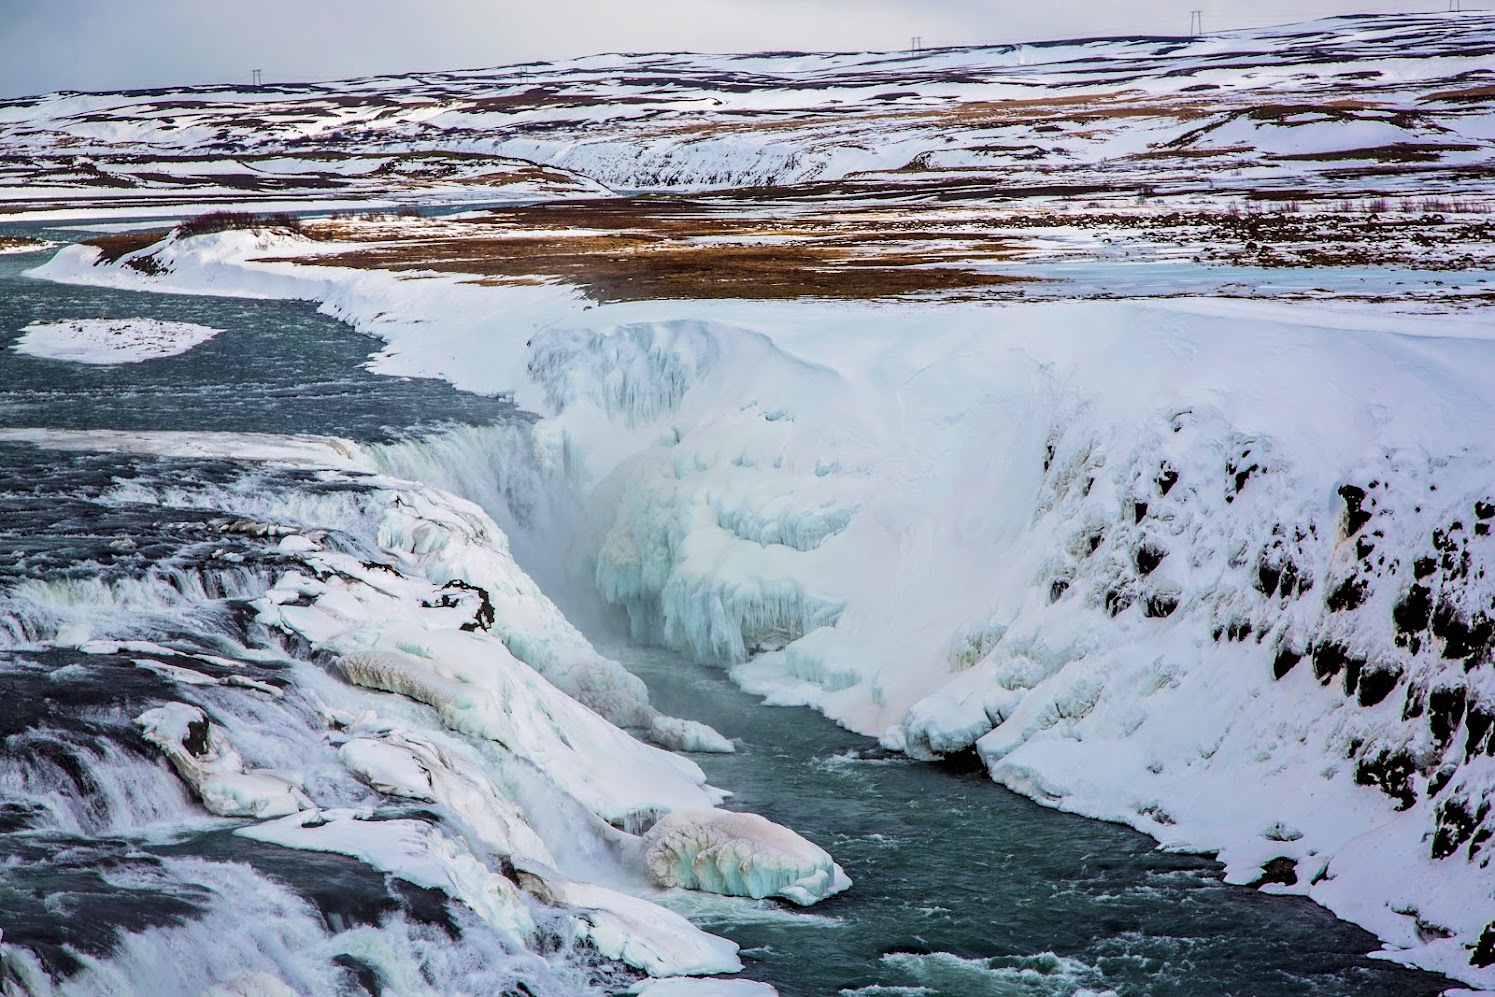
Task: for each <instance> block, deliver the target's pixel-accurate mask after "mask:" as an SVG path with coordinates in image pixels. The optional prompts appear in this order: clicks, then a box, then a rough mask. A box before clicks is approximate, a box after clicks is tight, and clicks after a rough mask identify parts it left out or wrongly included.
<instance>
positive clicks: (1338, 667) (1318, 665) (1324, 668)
mask: <svg viewBox="0 0 1495 997" xmlns="http://www.w3.org/2000/svg"><path fill="white" fill-rule="evenodd" d="M1310 654H1312V656H1313V675H1314V677H1315V678H1317V679H1318V680H1319V682H1320V683H1322V684H1323V685H1328V684H1329V682H1330V680H1331V679H1333V678H1334V676H1336V675H1338V674H1339V673H1340V672H1341V671H1342V670H1343V669H1344V667H1345V665H1347V664H1348V663H1349V662H1351V661H1353V662H1355V671H1356V672H1357V673H1358V672H1359V671H1360V669H1361V668H1363V667H1364V666H1365V659H1364V658H1355V657H1352V656H1351V654H1350V652H1349V650H1348V649H1346V648H1345V646H1344V645H1343V644H1335V643H1333V642H1332V641H1331V642H1328V643H1324V644H1320V645H1319V646H1318V647H1315V648H1314V649H1313V650H1312V651H1311V652H1310Z"/></svg>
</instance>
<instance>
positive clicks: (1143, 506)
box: [1132, 502, 1147, 523]
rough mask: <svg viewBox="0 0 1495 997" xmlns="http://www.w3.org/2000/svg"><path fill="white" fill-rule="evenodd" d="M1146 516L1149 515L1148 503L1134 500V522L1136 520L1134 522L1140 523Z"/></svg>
mask: <svg viewBox="0 0 1495 997" xmlns="http://www.w3.org/2000/svg"><path fill="white" fill-rule="evenodd" d="M1146 516H1147V503H1146V502H1133V503H1132V522H1134V523H1140V522H1142V520H1143V519H1144V518H1145V517H1146Z"/></svg>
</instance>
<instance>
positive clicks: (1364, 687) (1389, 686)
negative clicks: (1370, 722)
mask: <svg viewBox="0 0 1495 997" xmlns="http://www.w3.org/2000/svg"><path fill="white" fill-rule="evenodd" d="M1401 678H1402V673H1401V672H1399V671H1396V670H1394V669H1376V670H1374V671H1367V672H1365V673H1364V674H1363V675H1361V676H1360V692H1359V695H1358V696H1357V697H1356V701H1357V702H1358V703H1359V704H1360V705H1361V706H1375V705H1376V704H1377V703H1380V702H1382V701H1383V700H1384V699H1385V698H1386V697H1387V696H1389V695H1391V691H1392V690H1393V689H1395V688H1396V684H1397V683H1398V682H1400V681H1401Z"/></svg>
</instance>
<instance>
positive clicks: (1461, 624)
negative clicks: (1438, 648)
mask: <svg viewBox="0 0 1495 997" xmlns="http://www.w3.org/2000/svg"><path fill="white" fill-rule="evenodd" d="M1432 630H1433V636H1435V637H1437V638H1438V639H1439V640H1441V641H1442V642H1443V657H1445V658H1463V659H1464V660H1465V667H1468V668H1472V667H1474V666H1475V665H1478V664H1481V663H1483V662H1485V661H1487V660H1488V659H1489V654H1490V649H1491V647H1492V645H1495V621H1492V620H1491V619H1490V618H1489V617H1488V616H1486V615H1485V614H1484V613H1475V614H1474V615H1473V616H1472V617H1469V618H1467V619H1466V618H1464V617H1463V616H1462V615H1461V614H1460V613H1459V611H1458V610H1457V609H1455V608H1454V607H1453V606H1452V605H1451V604H1450V603H1447V602H1440V603H1439V604H1438V608H1437V609H1435V610H1434V611H1433V621H1432Z"/></svg>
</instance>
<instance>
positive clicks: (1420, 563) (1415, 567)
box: [1412, 557, 1438, 581]
mask: <svg viewBox="0 0 1495 997" xmlns="http://www.w3.org/2000/svg"><path fill="white" fill-rule="evenodd" d="M1437 570H1438V561H1437V559H1436V558H1432V557H1419V558H1418V559H1417V560H1415V561H1413V562H1412V574H1414V575H1416V576H1417V578H1418V580H1419V581H1421V580H1422V579H1424V578H1426V577H1427V576H1428V575H1431V574H1432V573H1433V572H1435V571H1437Z"/></svg>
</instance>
